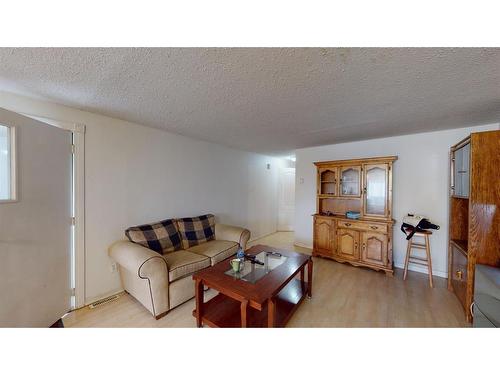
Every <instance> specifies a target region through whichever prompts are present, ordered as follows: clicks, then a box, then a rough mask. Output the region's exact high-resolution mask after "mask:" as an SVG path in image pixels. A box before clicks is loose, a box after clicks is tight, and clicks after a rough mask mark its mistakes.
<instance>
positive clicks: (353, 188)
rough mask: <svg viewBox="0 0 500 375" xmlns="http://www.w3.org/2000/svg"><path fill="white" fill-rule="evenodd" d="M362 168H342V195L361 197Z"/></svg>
mask: <svg viewBox="0 0 500 375" xmlns="http://www.w3.org/2000/svg"><path fill="white" fill-rule="evenodd" d="M360 181H361V167H357V166H353V167H342V168H341V172H340V195H341V196H343V197H359V196H360V193H361V188H360Z"/></svg>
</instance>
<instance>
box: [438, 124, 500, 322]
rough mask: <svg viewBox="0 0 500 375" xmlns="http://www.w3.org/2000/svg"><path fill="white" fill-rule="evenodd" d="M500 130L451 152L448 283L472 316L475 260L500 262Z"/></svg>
mask: <svg viewBox="0 0 500 375" xmlns="http://www.w3.org/2000/svg"><path fill="white" fill-rule="evenodd" d="M499 165H500V131H498V130H496V131H488V132H481V133H472V134H471V135H470V136H469V137H467V138H466V139H464V140H463V141H461V142H459V143H458V144H456V145H455V146H453V147H452V148H451V152H450V181H451V186H450V227H449V249H448V288H449V289H450V290H451V291H453V292H455V294H456V296H457V297H458V299H459V300H460V302H461V303H462V305H463V307H464V311H465V315H466V318H467V321H469V322H471V321H472V311H471V310H472V303H473V295H474V274H475V268H476V264H485V265H488V266H493V267H500V212H499V207H500V177H499Z"/></svg>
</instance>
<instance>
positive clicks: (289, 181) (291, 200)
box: [278, 168, 295, 231]
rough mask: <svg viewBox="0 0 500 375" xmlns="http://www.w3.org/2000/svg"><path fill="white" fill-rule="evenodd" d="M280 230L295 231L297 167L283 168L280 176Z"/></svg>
mask: <svg viewBox="0 0 500 375" xmlns="http://www.w3.org/2000/svg"><path fill="white" fill-rule="evenodd" d="M278 199H279V202H278V204H279V205H278V230H279V231H293V220H294V215H295V168H281V169H280V176H279V197H278Z"/></svg>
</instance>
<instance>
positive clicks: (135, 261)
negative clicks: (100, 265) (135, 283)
mask: <svg viewBox="0 0 500 375" xmlns="http://www.w3.org/2000/svg"><path fill="white" fill-rule="evenodd" d="M109 256H110V257H111V258H113V259H114V260H115V261H116V262H117V263H118V264H119V265H120V267H123V268H126V269H127V270H128V271H131V272H134V273H137V275H138V276H139V277H140V278H147V277H152V276H153V275H154V274H155V272H156V271H160V270H163V271H168V266H167V262H166V261H165V259H164V258H163V257H162V256H161V255H160V254H158V253H157V252H156V251H153V250H150V249H148V248H145V247H144V246H141V245H137V244H135V243H133V242H130V241H126V240H124V241H118V242H115V243H114V244H113V245H111V247H110V248H109Z"/></svg>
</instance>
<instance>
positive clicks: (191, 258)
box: [163, 250, 210, 282]
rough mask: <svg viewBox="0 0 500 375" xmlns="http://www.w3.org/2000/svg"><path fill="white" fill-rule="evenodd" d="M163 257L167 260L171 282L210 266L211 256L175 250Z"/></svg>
mask: <svg viewBox="0 0 500 375" xmlns="http://www.w3.org/2000/svg"><path fill="white" fill-rule="evenodd" d="M163 257H164V258H165V260H166V261H167V265H168V280H169V281H170V282H172V281H175V280H178V279H180V278H182V277H186V276H189V275H191V274H193V273H195V272H196V271H199V270H202V269H203V268H207V267H210V258H207V257H206V256H203V255H199V254H195V253H192V252H189V251H186V250H179V251H173V252H171V253H168V254H165V255H164V256H163Z"/></svg>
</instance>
